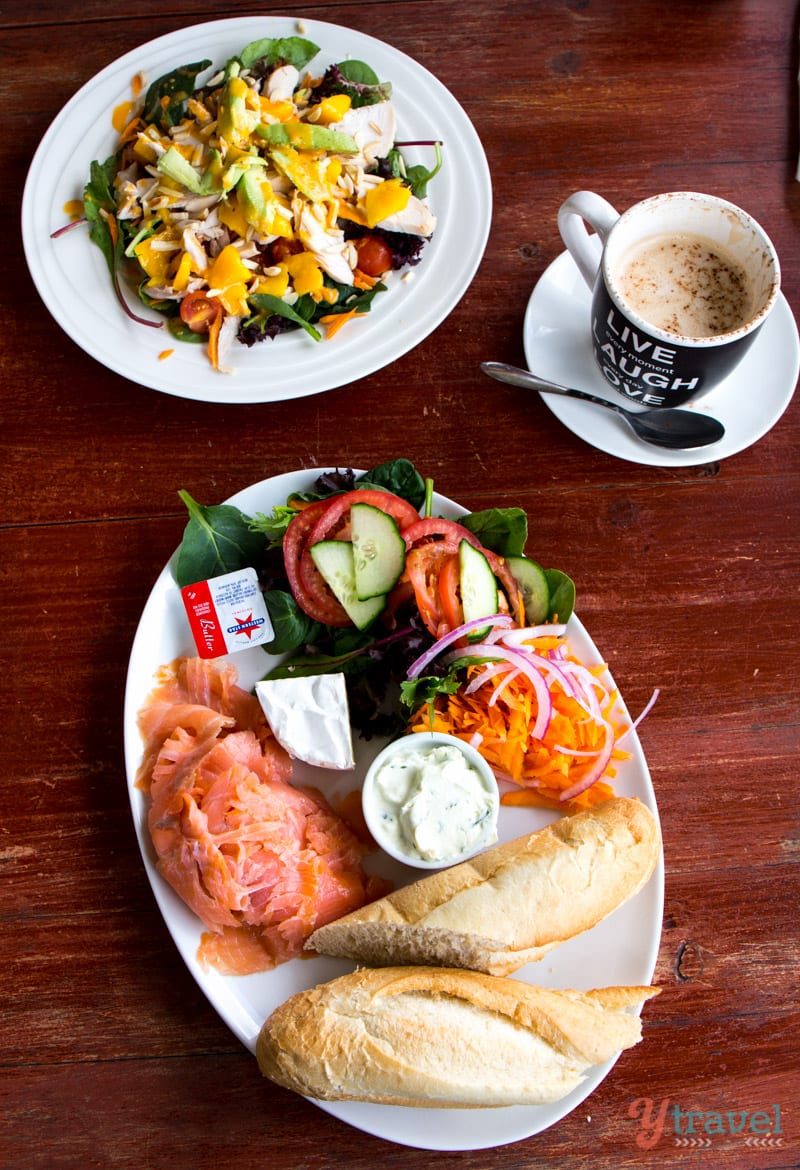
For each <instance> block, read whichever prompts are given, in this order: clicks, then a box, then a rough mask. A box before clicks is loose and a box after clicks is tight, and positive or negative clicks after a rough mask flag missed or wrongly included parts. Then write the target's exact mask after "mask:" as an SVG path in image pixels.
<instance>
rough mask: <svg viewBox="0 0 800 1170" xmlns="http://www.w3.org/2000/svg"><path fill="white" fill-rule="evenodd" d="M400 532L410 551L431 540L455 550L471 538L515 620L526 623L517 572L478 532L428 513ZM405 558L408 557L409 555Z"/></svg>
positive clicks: (471, 542) (450, 550)
mask: <svg viewBox="0 0 800 1170" xmlns="http://www.w3.org/2000/svg"><path fill="white" fill-rule="evenodd" d="M401 536H402V537H403V540H404V541H405V542H406V548H407V549H408V550H409V555H410V551H411V550H416V549H418V548H426V547H427V546H428V545H429V544H430V545H432V547H434V548H441V549H446V550H447V551H448V552H449V553H456V552H458V546H459V544H460V543H461V541H462V540H468V541H469V543H470V544H471V545H472V546H473V547H474V548H477V549H480V551H481V552H482V553H483V555H484V556H485V557H486V559H487V561H488V562H489V564H490V566H491V569H492V572H493V573H494V575H495V577H497V579H498V581H499V582H500V584H501V585H502V587H503V592H504V593H505V595H506V598H507V599H508V603H509V607H510V609H511V612H512V614H513V616H514V619H515V621H517V622H518V623H519V624H520V625H521V626H523V625H525V617H524V611H523V609H522V607H521V598H520V592H519V586H518V585H517V583H516V581H515V580H514V576H513V574H512V572H511V570H510V569H509V567H508V565H507V564H506V562H505V560H504V559H503V557H500V556H498V555H497V553H494V552H492V551H491V549H488V548H484V546H483V545H482V544H481V542H480V540H479V539H478V537H477V536H476V535H475V533H474V532H470V530H469V529H468V528H465V527H464V525H463V524H459V523H458V522H457V521H455V520H445V519H443V518H441V517H436V516H427V517H422V518H421V519H420V520H417V521H416V522H415V523H414V524H410V525H409V526H408V528H404V529H403V530H402V532H401ZM406 560H408V555H407V557H406Z"/></svg>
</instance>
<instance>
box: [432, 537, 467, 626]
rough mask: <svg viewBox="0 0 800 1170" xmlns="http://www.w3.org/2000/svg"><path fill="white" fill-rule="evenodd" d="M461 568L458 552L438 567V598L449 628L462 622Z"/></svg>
mask: <svg viewBox="0 0 800 1170" xmlns="http://www.w3.org/2000/svg"><path fill="white" fill-rule="evenodd" d="M460 585H461V568H460V563H459V558H458V553H453V554H452V555H451V556H449V557H448V558H447V560H446V561H444V562H443V564H442V566H441V568H440V569H439V581H438V590H439V600H440V602H441V606H442V612H443V614H444V618H445V621H446V622H447V624H448V626H449V627H450V629H451V630H454V629H455V628H456V626H460V625H463V623H464V609H463V607H462V605H461V594H460V592H459V589H460Z"/></svg>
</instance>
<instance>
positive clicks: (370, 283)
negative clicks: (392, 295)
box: [353, 268, 380, 289]
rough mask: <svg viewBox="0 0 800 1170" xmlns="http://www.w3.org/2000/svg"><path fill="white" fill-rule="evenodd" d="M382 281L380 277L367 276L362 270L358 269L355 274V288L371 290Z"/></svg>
mask: <svg viewBox="0 0 800 1170" xmlns="http://www.w3.org/2000/svg"><path fill="white" fill-rule="evenodd" d="M379 280H380V277H378V276H367V274H366V272H362V271H361V269H360V268H356V269H355V271H354V272H353V288H360V289H369V288H374V287H375V285H376V284H377V283H378V281H379Z"/></svg>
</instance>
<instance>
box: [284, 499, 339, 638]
mask: <svg viewBox="0 0 800 1170" xmlns="http://www.w3.org/2000/svg"><path fill="white" fill-rule="evenodd" d="M327 506H328V501H327V500H318V501H316V502H315V503H313V504H309V505H308V506H307V507H305V508H303V511H302V512H298V513H297V515H296V516H295V518H294V519H293V520H292V521H291V523H290V524H289V527H288V528H287V529H286V532H285V533H284V537H283V563H284V565H285V566H286V576H287V577H288V578H289V585H290V587H291V590H292V593H293V595H294V598H295V601H296V602H297V604H298V605H299V606H300V608H301V609H302V610H304V611H305V613H307V614H308V616H309V617H312V618H313V619H314V621H317V622H322V623H323V624H324V625H326V626H349V625H352V622H351V621H350V618H349V617H348V616H347V614H346V612H345V610H344V607H343V606H342V605H340V603H339V602H338V601H337V599H336V598H335V597H334V595H333V593H332V591H331V589H330V587H329V586H328V584H327V582H326V581H325V580H324V579H323V577H322V575H321V573H320V572H319V570H318V569H317V566H316V565H315V564H314V562H313V560H312V559H311V554H310V553H309V552H308V547H309V543H310V542H309V536H310V534H311V531H312V529H313V527H314V525H315V524H316V522H317V520H318V519H319V518H320V516H321V515H322V513H323V512H324V511H325V509H326V508H327ZM306 561H307V562H308V564H306ZM301 566H302V569H303V571H302V572H301ZM309 566H310V568H309Z"/></svg>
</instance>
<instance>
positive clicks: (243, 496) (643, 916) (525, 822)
mask: <svg viewBox="0 0 800 1170" xmlns="http://www.w3.org/2000/svg"><path fill="white" fill-rule="evenodd" d="M322 470H323V469H321V468H319V469H315V470H312V471H297V472H289V473H287V474H285V475H279V476H276V477H274V478H273V479H268V480H264V481H263V482H261V483H258V484H254V485H253V486H251V487H249V488H246V489H245V490H244V491H241V492H238V493H237V494H236V495H234V496H232V497H231V499H230V500H228V501H226V502H228V503H232V504H235V505H237V506H238V507H239V508H241V509H242V511H244V512H246V513H248V514H253V513H255V512H266V513H269V512H270V511H271V510H272V508H273V507H274V506H275V505H276V504H283V503H285V502H286V499H287V497H288V496H289V494H290V493H292V492H295V491H303V490H309V489H310V488H311V487H312V485H313V482H314V480H315V479H316V478H317V476H318V475H319V474H320V473H321V471H322ZM434 507H435V510H436V512H437V514H440V515H449V516H451V517H457V516H459V515H463V513H464V509H463V508H459V507H458V506H457V505H456V504H454V503H453V502H452V501H451V500H447V499H446V498H444V497H442V496H438V495H437V496H435V498H434ZM174 562H175V557H174V556H173V558H172V559H171V560H170V561H169V563H168V564H167V565H166V566H165V568H164V570H163V571H162V573H161V575H160V576H159V578H158V580H157V581H156V583H155V586H154V587H153V590H152V592H151V594H150V597H149V599H148V601H147V604H146V605H145V608H144V611H143V613H142V617H141V620H140V623H139V627H138V630H137V633H136V637H135V639H134V643H133V648H132V652H131V657H130V664H129V670H128V679H127V686H126V694H125V716H124V723H125V764H126V771H127V776H128V786H129V794H130V800H131V806H132V811H133V820H134V824H135V828H136V833H137V836H138V839H139V845H140V848H141V851H142V857H143V859H144V864H145V868H146V870H147V874H148V877H149V879H150V882H151V885H152V887H153V892H154V894H155V898H156V901H157V903H158V906H159V908H160V910H161V913H162V915H163V917H164V921H165V922H166V925H167V927H168V929H169V931H170V933H171V935H172V937H173V939H174V941H175V944H176V946H177V947H178V949H179V951H180V953H181V955H182V956H183V958H184V960H185V962H186V964H187V966H188V968H189V970H190V971H191V973H192V975H193V976H194V978H195V979H196V980H197V983H198V984H199V986H200V987H201V989H202V990H203V992H204V993H205V995H206V996H207V997H208V999H209V1000H210V1002H211V1004H212V1005H213V1007H214V1008H215V1009H216V1011H217V1012H218V1013H219V1015H220V1016H221V1017H222V1019H223V1020H224V1021H225V1022H226V1024H227V1025H228V1026H229V1027H230V1028H231V1030H232V1031H233V1032H234V1033H235V1035H236V1036H237V1037H238V1038H239V1039H240V1040H241V1041H242V1043H243V1044H244V1045H245V1046H246V1047H247V1048H249V1049H250V1050H251V1051H255V1044H256V1039H257V1037H258V1033H259V1030H260V1028H261V1025H262V1024H263V1022H264V1020H265V1019H266V1018H267V1016H268V1015H269V1014H270V1013H271V1012H272V1011H273V1010H274V1009H275V1008H276V1007H277V1006H278V1005H279V1004H281V1003H283V1002H284V1000H286V999H288V997H289V996H290V995H293V994H294V993H295V992H297V991H301V990H303V989H305V988H308V987H312V986H315V985H316V984H318V983H323V982H325V981H326V980H328V979H332V978H334V977H335V976H337V975H340V974H343V973H344V972H345V971H350V970H352V969H353V964H352V963H348V962H346V961H344V960H339V959H329V958H325V957H322V956H320V957H318V958H315V959H313V960H310V961H309V960H306V959H294V960H292V961H291V962H289V963H285V964H283V966H280V967H277V968H276V969H275V970H274V971H267V972H263V973H261V974H258V975H247V976H235V977H231V976H225V975H218V974H216V973H215V972H213V971H212V972H209V971H205V970H203V968H202V967H201V966H200V964H199V963H198V962H197V958H196V953H197V948H198V945H199V943H200V935H201V933H202V929H203V927H202V924H201V923H200V921H199V919H197V918H196V917H195V916H194V914H193V913H192V912H191V911H190V910H189V909H188V907H187V906H186V905H185V904H184V903H183V902H182V901H181V900H180V899H179V898H178V896H177V895H176V894H175V893H174V892H173V890H172V889H171V887H170V886H169V885H167V883H166V882H165V881H164V879H163V878H162V877H161V876H160V875H159V874H158V872H157V870H156V868H155V854H154V851H153V847H152V844H151V842H150V836H149V833H148V829H147V805H148V801H147V798H146V796H145V794H144V793H143V792H142V790H141V789H139V788H137V787H136V785H135V777H136V771H137V769H138V767H139V763H140V760H141V756H142V740H141V737H140V735H139V731H138V727H137V720H136V715H137V711H138V710H139V709H140V707H141V706H142V704H143V702H144V700H145V699H146V697H147V695H148V693H149V692H150V690H151V689H152V687H153V683H154V678H153V676H154V674H155V671H156V670H157V668H158V667H159V666H161V665H162V664H164V663H167V662H171V661H172V660H173V659H174V658H176V657H179V656H181V655H191V654H195V653H196V651H195V648H194V644H193V641H192V636H191V633H190V630H189V625H188V621H187V619H186V615H185V612H184V609H183V604H182V602H181V597H180V593H179V590H178V587H177V585H176V583H175V580H174V577H173V575H172V570H173V565H174ZM570 642H571V645H572V647H573V649H574V651H575V652H576V653H577V654H578V655H579V656H580V657H581V658H582V659H583V661H584V662H587V663H599V662H601V661H602V660H601V658H600V656H599V654H598V651H597V649H596V647H595V646H594V643H593V642H592V640H591V638H590V637H589V635H588V633H587V632H586V630H585V629H584V627H583V626H582V624H581V623H580V621H579V620H578V619H577V618H576V617H573V618H572V619H571V621H570ZM232 661H233V662H234V663H235V665H236V667H237V668H238V671H239V682H240V684H241V685H242V686H244V687H247V688H251V687H252V686H253V685H254V684H255V682H256V681H257V680H258V679H259V678H261V677H263V675H264V674H266V672H267V671H268V670H269V669H270V666H271V664H272V663H273V662H274V661H275V659H272V658H270V657H269V655H267V654H265V653H264V652H263V651H262V650H260V649H259V648H253V649H250V650H243V651H241V652H239V653H237V654H235V655H233V657H232ZM354 740H355V743H354V748H355V755H356V770H355V773H353V772H346V773H342V772H328V771H324V770H322V769H320V768H311V767H307V766H305V765H301V764H298V763H297V762H295V769H294V780H295V782H297V783H300V784H313V785H316V786H317V787H318V788H320V789H321V790H322V791H323V792H324V793H325V794H326V795H327V796H329V797H331V796H332V797H334V798H335V797H336V796H340V795H343V794H344V793H346V792H348V791H351V790H352V789H353V788H356V787H358V786H360V784H361V782H362V781H363V778H364V775H365V773H366V770H367V767H368V766H369V764H370V762H371V760H372V759H373V757H374V756H375V754H376V753H377V752H378V750H379V749H380V748H381V747H382V746H383V744H384V742H385V741H384V740H381V739H373V740H370V741H369V742H367V741H365V740H361V739H360V738H359V737H357V736H354ZM626 747H627V749H628V750H629V751H630V752H631V756H630V759H628V760H626V761H623V762H622V763H621V764H620V766H619V771H618V775H617V778H616V779H615V781H614V787H615V790H616V791H617V793H618V794H619V795H621V796H636V797H638V798H639V799H640V800H642V801H643V802H644V803H645V804H646V805H647V806H648V807H649V808H650V809H652V811H653V813H654V814H655V815H656V816H658V811H657V808H656V800H655V795H654V792H653V787H652V784H651V781H650V774H649V771H648V768H647V762H646V760H645V757H644V753H643V752H642V748H641V744H640V742H639V739H638V736H637V735H636V733H635V732H633V733H632V734H630V735H629V736H628V738H627V740H626ZM554 817H555V814H554V813H550V812H547V811H546V810H543V809H534V808H530V809H520V808H502V809H501V812H500V819H499V824H498V836H499V838H500V840H501V841H508V840H510V839H512V838H513V837H517V836H521V835H522V834H523V833H528V832H532V831H533V830H534V829H538V828H542V827H543V826H544V825H546V824H548V823H549V822H550V821H552V820H553V819H554ZM370 867H371V868H372V869H373V871H375V872H380V873H383V874H384V875H385V876H387V877H390V878H392V879H393V880H394V881H395V883H396V885H397V886H401V885H405V884H407V883H408V882H411V881H416V880H417V879H418V878H419V877H420V872H419V870H416V869H411V868H407V867H406V866H403V865H400V864H399V863H397V862H394V861H391V860H390V859H389V858H387V857H385V855H381V856H380V857H378V858H375V859H373V863H372V864H371V866H370ZM663 898H664V870H663V863H662V862H659V865H658V868H657V870H656V872H655V873H654V875H653V877H652V878H651V880H650V881H649V882H648V883H647V885H646V886H645V887H644V889H643V890H641V891H640V893H638V894H637V895H636V896H635V897H634V898H632V899H631V900H630V901H629V902H627V903H626V904H625V905H624V906H622V907H620V909H619V910H617V911H615V912H614V913H613V914H612V915H611V916H610V917H609V918H607V919H606V920H605V921H604V922H601V923H600V924H599V925H598V926H596V927H594V928H593V929H592V930H590V931H587V932H586V934H584V935H582V936H581V937H579V938H576V939H572V940H571V941H569V942H567V943H565V944H564V945H562V946H560V947H558V948H557V949H556V950H555V951H553V952H551V953H550V954H549V955H548V956H547V957H546V958H545V959H544V960H542V961H541V962H540V963H538V964H528V966H526V967H524V968H523V969H522V970H521V971H519V972H517V974H516V975H515V976H514V978H519V979H522V980H524V981H526V982H529V983H537V984H540V985H542V986H545V987H556V988H575V989H578V990H588V989H590V988H592V987H601V986H616V985H631V986H640V985H645V984H648V983H649V982H650V980H651V979H652V976H653V971H654V969H655V963H656V958H657V955H658V946H659V940H660V937H661V918H662V910H663ZM656 1042H657V1040H656V1038H655V1037H650V1039H649V1040H648V1039H647V1037H646V1036H645V1040H644V1043H656ZM614 1063H615V1062H614V1061H613V1060H612V1061H609V1062H607V1063H606V1064H604V1065H601V1066H598V1067H597V1068H594V1069H592V1071H591V1072H590V1073H589V1075H588V1076H587V1077H586V1080H585V1081H584V1082H583V1084H582V1085H581V1086H580V1088H578V1089H576V1090H575V1091H574V1092H572V1093H570V1095H569V1096H568V1097H566V1098H564V1100H563V1101H560V1102H558V1103H557V1104H555V1105H548V1106H514V1107H512V1108H503V1109H487V1110H485V1111H484V1110H481V1109H408V1108H405V1107H398V1106H387V1105H371V1104H362V1103H354V1102H337V1103H330V1102H314V1103H315V1104H317V1105H319V1106H320V1108H322V1109H324V1110H326V1111H327V1112H328V1113H331V1114H333V1115H334V1116H335V1117H338V1118H340V1119H341V1120H342V1121H344V1122H347V1123H348V1124H349V1125H352V1126H355V1128H357V1129H360V1130H363V1131H364V1132H365V1133H369V1134H373V1135H374V1136H376V1137H382V1138H385V1139H386V1140H388V1141H392V1142H396V1143H398V1144H400V1145H406V1146H412V1147H415V1148H418V1149H430V1150H473V1149H485V1148H490V1147H493V1146H500V1145H504V1144H506V1143H508V1142H514V1141H518V1140H520V1139H522V1138H527V1137H530V1136H531V1135H532V1134H535V1133H539V1132H541V1131H542V1130H543V1129H547V1128H548V1127H549V1126H551V1125H554V1124H555V1123H556V1122H557V1121H559V1120H560V1119H561V1118H562V1117H564V1116H565V1115H566V1114H567V1113H570V1112H571V1111H572V1110H573V1109H575V1108H576V1107H577V1106H578V1105H579V1104H580V1103H581V1102H582V1101H583V1100H585V1098H586V1097H587V1096H588V1095H589V1094H590V1093H591V1092H592V1091H593V1090H594V1089H595V1088H597V1086H598V1085H599V1084H600V1082H601V1081H602V1080H603V1079H604V1078H605V1077H606V1075H607V1074H608V1073H609V1071H610V1070H611V1068H612V1067H613V1065H614Z"/></svg>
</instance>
